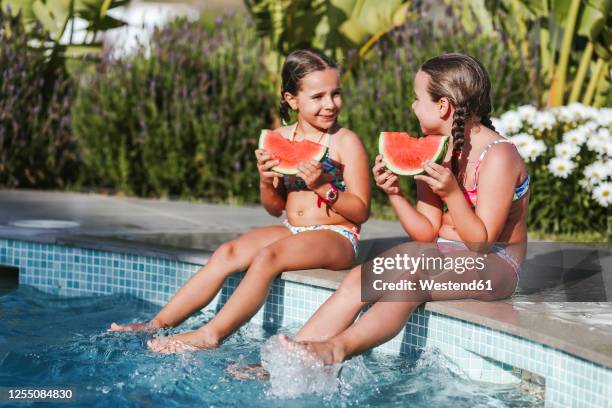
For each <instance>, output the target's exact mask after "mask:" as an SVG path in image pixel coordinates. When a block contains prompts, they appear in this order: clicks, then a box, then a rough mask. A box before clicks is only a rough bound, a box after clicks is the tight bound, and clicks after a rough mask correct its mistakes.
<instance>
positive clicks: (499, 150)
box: [417, 144, 520, 251]
mask: <svg viewBox="0 0 612 408" xmlns="http://www.w3.org/2000/svg"><path fill="white" fill-rule="evenodd" d="M494 153H495V154H494V155H493V154H492V153H491V152H490V153H489V155H492V156H493V157H494V159H491V158H490V157H489V160H487V161H485V162H484V163H483V164H482V166H481V167H480V172H479V177H478V201H477V204H476V209H475V211H474V210H472V208H471V207H470V206H469V204H468V203H467V201H466V200H465V197H464V196H463V192H462V191H461V189H460V188H459V185H458V183H457V179H456V178H455V176H454V175H453V174H452V172H451V171H450V170H449V169H448V168H446V167H443V166H440V165H437V164H435V163H428V165H426V167H425V169H426V171H427V173H428V176H417V177H418V178H419V179H421V180H423V181H425V182H427V183H428V184H429V185H430V187H431V188H432V191H434V192H435V193H436V194H438V195H439V196H440V197H441V198H442V200H444V201H445V202H446V205H447V207H448V212H449V214H450V215H451V217H452V218H453V224H454V226H455V229H456V231H457V234H458V235H459V237H460V238H461V240H462V241H463V242H464V243H466V245H467V246H468V247H469V248H470V249H472V250H475V251H482V250H487V249H488V247H489V246H490V244H492V243H494V242H495V241H496V240H497V238H498V236H499V234H500V233H501V231H502V229H503V227H504V225H505V224H506V221H507V218H508V213H509V211H510V206H511V205H512V197H513V195H514V187H515V185H516V181H517V179H518V176H519V171H518V170H517V166H516V161H517V160H520V157H517V153H516V149H515V148H514V147H513V146H501V144H500V146H499V147H496V149H495V151H494ZM470 244H473V245H470Z"/></svg>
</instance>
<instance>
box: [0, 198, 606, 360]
mask: <svg viewBox="0 0 612 408" xmlns="http://www.w3.org/2000/svg"><path fill="white" fill-rule="evenodd" d="M34 219H36V220H41V219H42V220H63V221H73V222H76V223H78V226H76V227H73V228H66V229H59V228H55V229H53V228H51V229H49V228H31V227H23V226H19V225H20V221H21V222H23V221H25V220H34ZM280 222H281V220H280V219H277V218H274V217H271V216H269V215H268V214H267V213H266V212H265V211H264V210H263V209H262V208H261V207H238V206H228V205H215V204H203V203H191V202H179V201H165V200H146V199H136V198H123V197H109V196H104V195H94V194H75V193H58V192H41V191H28V190H0V238H4V239H13V240H21V241H32V242H43V243H52V244H61V245H68V246H76V247H83V248H93V249H101V250H109V251H114V252H123V253H136V254H140V255H145V256H155V257H162V258H170V259H176V260H181V261H185V262H190V263H194V264H204V263H206V262H207V260H208V257H209V255H210V253H211V252H212V250H214V248H215V247H216V246H218V245H219V244H220V243H222V242H224V241H226V240H228V239H231V238H233V237H236V236H238V235H239V234H241V233H244V232H246V231H248V230H250V229H252V228H255V227H260V226H266V225H274V224H280ZM405 241H407V237H406V234H405V233H404V231H403V229H402V228H401V226H400V225H399V223H397V222H388V221H378V220H371V221H368V222H367V223H366V224H364V226H363V230H362V243H361V246H360V252H361V254H360V259H364V258H367V257H369V256H371V255H374V254H376V253H378V252H380V251H381V250H382V249H386V248H388V247H390V246H393V245H394V244H397V243H401V242H405ZM553 247H554V246H553ZM543 248H545V249H542V248H540V249H538V250H539V251H540V252H539V253H537V254H535V255H537V256H532V257H531V258H530V256H529V255H528V261H530V259H531V267H532V268H534V267H535V268H541V269H542V270H546V268H547V266H548V265H550V264H552V263H554V262H553V261H554V260H555V259H557V258H559V257H560V256H561V257H563V256H564V255H563V254H564V251H565V252H568V251H574V252H573V254H574V255H573V256H572V259H571V261H572V262H574V263H575V264H576V265H579V266H580V267H579V268H577V269H576V270H581V271H585V270H587V271H591V272H593V273H587V274H584V275H583V276H579V278H580V279H576V276H574V277H573V278H572V279H570V278H568V277H567V276H560V277H559V276H556V277H555V279H556V282H558V283H559V284H558V285H556V286H552V287H550V286H549V287H545V288H541V289H540V290H534V289H531V290H528V291H526V292H524V293H523V292H519V294H518V295H517V296H515V297H513V298H510V299H506V300H503V301H496V302H480V301H473V300H467V301H446V302H429V303H427V304H426V306H425V308H426V309H427V310H430V311H433V312H437V313H441V314H444V315H448V316H452V317H455V318H458V319H462V320H466V321H469V322H473V323H476V324H480V325H483V326H486V327H490V328H492V329H496V330H500V331H504V332H507V333H510V334H513V335H517V336H521V337H525V338H528V339H530V340H533V341H536V342H539V343H542V344H546V345H549V346H551V347H554V348H556V349H559V350H562V351H565V352H567V353H570V354H573V355H576V356H578V357H581V358H583V359H586V360H589V361H593V362H595V363H598V364H601V365H603V366H607V367H608V368H612V303H611V301H610V299H612V296H611V295H612V277H611V276H610V275H611V274H612V267H611V266H612V257H611V256H610V245H609V244H606V245H603V249H595V250H594V251H593V250H589V251H590V252H589V251H586V250H584V251H583V253H581V252H580V248H581V246H580V245H571V244H559V245H557V246H556V247H554V248H556V250H551V249H550V248H551V247H543ZM546 248H548V249H546ZM593 253H595V255H596V256H595V258H593V257H591V256H590V255H592V254H593ZM576 254H578V255H576ZM532 255H533V254H532ZM533 259H536V261H533ZM549 269H550V268H549ZM596 272H598V273H596ZM345 273H346V271H328V270H309V271H294V272H286V273H284V274H283V275H282V279H286V280H289V281H297V282H301V283H306V284H310V285H314V286H322V287H326V288H332V289H334V288H336V287H337V286H338V284H339V282H340V281H341V280H342V278H343V276H344V274H345ZM574 274H575V272H574ZM578 284H580V285H582V286H581V290H582V291H584V290H592V291H593V293H594V294H595V295H596V296H594V298H595V299H596V301H588V302H585V301H573V302H568V301H567V300H568V299H570V300H571V299H576V297H572V293H573V292H572V290H573V288H576V286H577V285H578ZM584 288H587V289H584ZM589 288H590V289H589ZM574 292H575V291H574ZM578 300H580V299H578Z"/></svg>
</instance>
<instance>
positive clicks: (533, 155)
mask: <svg viewBox="0 0 612 408" xmlns="http://www.w3.org/2000/svg"><path fill="white" fill-rule="evenodd" d="M545 151H546V144H544V142H543V141H541V140H534V141H533V142H532V143H529V144H528V145H527V146H525V147H524V148H523V149H522V150H519V153H520V155H521V156H522V157H524V158H525V159H527V161H534V160H535V159H537V158H538V157H539V156H540V155H541V154H542V153H544V152H545Z"/></svg>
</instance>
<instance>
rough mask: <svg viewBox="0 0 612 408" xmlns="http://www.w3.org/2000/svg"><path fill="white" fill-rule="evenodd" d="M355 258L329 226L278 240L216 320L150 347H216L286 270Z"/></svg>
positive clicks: (338, 264) (343, 264) (340, 265)
mask: <svg viewBox="0 0 612 408" xmlns="http://www.w3.org/2000/svg"><path fill="white" fill-rule="evenodd" d="M353 258H354V254H353V249H352V246H351V244H350V242H349V241H348V240H347V239H346V238H344V237H343V236H342V235H340V234H338V233H337V232H333V231H329V230H318V231H306V232H302V233H299V234H297V235H293V236H290V237H288V238H285V239H282V240H279V241H276V242H274V243H273V244H271V245H269V246H267V247H266V248H264V249H262V250H261V251H260V252H259V253H258V254H257V256H256V257H255V259H253V262H252V263H251V266H250V267H249V269H248V270H247V273H246V276H245V277H244V278H243V279H242V282H240V285H239V286H238V288H236V291H235V292H234V293H233V294H232V296H231V297H230V298H229V300H228V301H227V303H226V304H225V306H224V307H223V309H221V311H220V312H219V313H218V314H217V316H215V318H214V319H213V320H211V321H210V322H209V323H207V324H206V325H204V326H203V327H201V328H200V329H198V330H197V331H195V332H188V333H182V334H180V335H178V336H173V337H168V338H163V339H155V340H152V341H150V342H149V347H150V348H151V349H153V350H155V351H159V352H176V351H180V350H181V349H185V348H187V349H192V348H209V347H215V346H217V344H218V343H219V341H221V340H222V339H223V338H225V337H227V336H229V335H230V334H231V333H233V332H234V331H235V330H237V329H238V328H239V327H240V326H241V325H242V324H244V323H245V322H246V321H247V320H249V319H250V318H251V317H252V316H253V315H254V314H255V313H256V312H257V310H259V308H260V307H261V305H262V304H263V302H264V300H265V298H266V296H267V294H268V290H269V288H270V285H271V284H272V281H273V280H274V278H276V277H277V276H278V275H280V273H282V272H283V271H290V270H301V269H313V268H327V269H344V268H348V267H349V266H350V265H351V263H352V262H353Z"/></svg>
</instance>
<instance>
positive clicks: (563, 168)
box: [548, 157, 576, 178]
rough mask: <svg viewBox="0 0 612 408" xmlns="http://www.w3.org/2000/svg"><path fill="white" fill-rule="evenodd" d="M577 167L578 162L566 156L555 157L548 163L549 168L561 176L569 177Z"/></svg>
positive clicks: (554, 173) (555, 174) (557, 175)
mask: <svg viewBox="0 0 612 408" xmlns="http://www.w3.org/2000/svg"><path fill="white" fill-rule="evenodd" d="M574 167H576V163H574V162H573V161H571V160H570V159H568V158H566V157H554V158H553V159H551V161H550V163H548V170H550V172H551V173H552V174H553V175H554V176H556V177H561V178H567V176H569V175H570V174H572V171H573V170H574Z"/></svg>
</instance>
